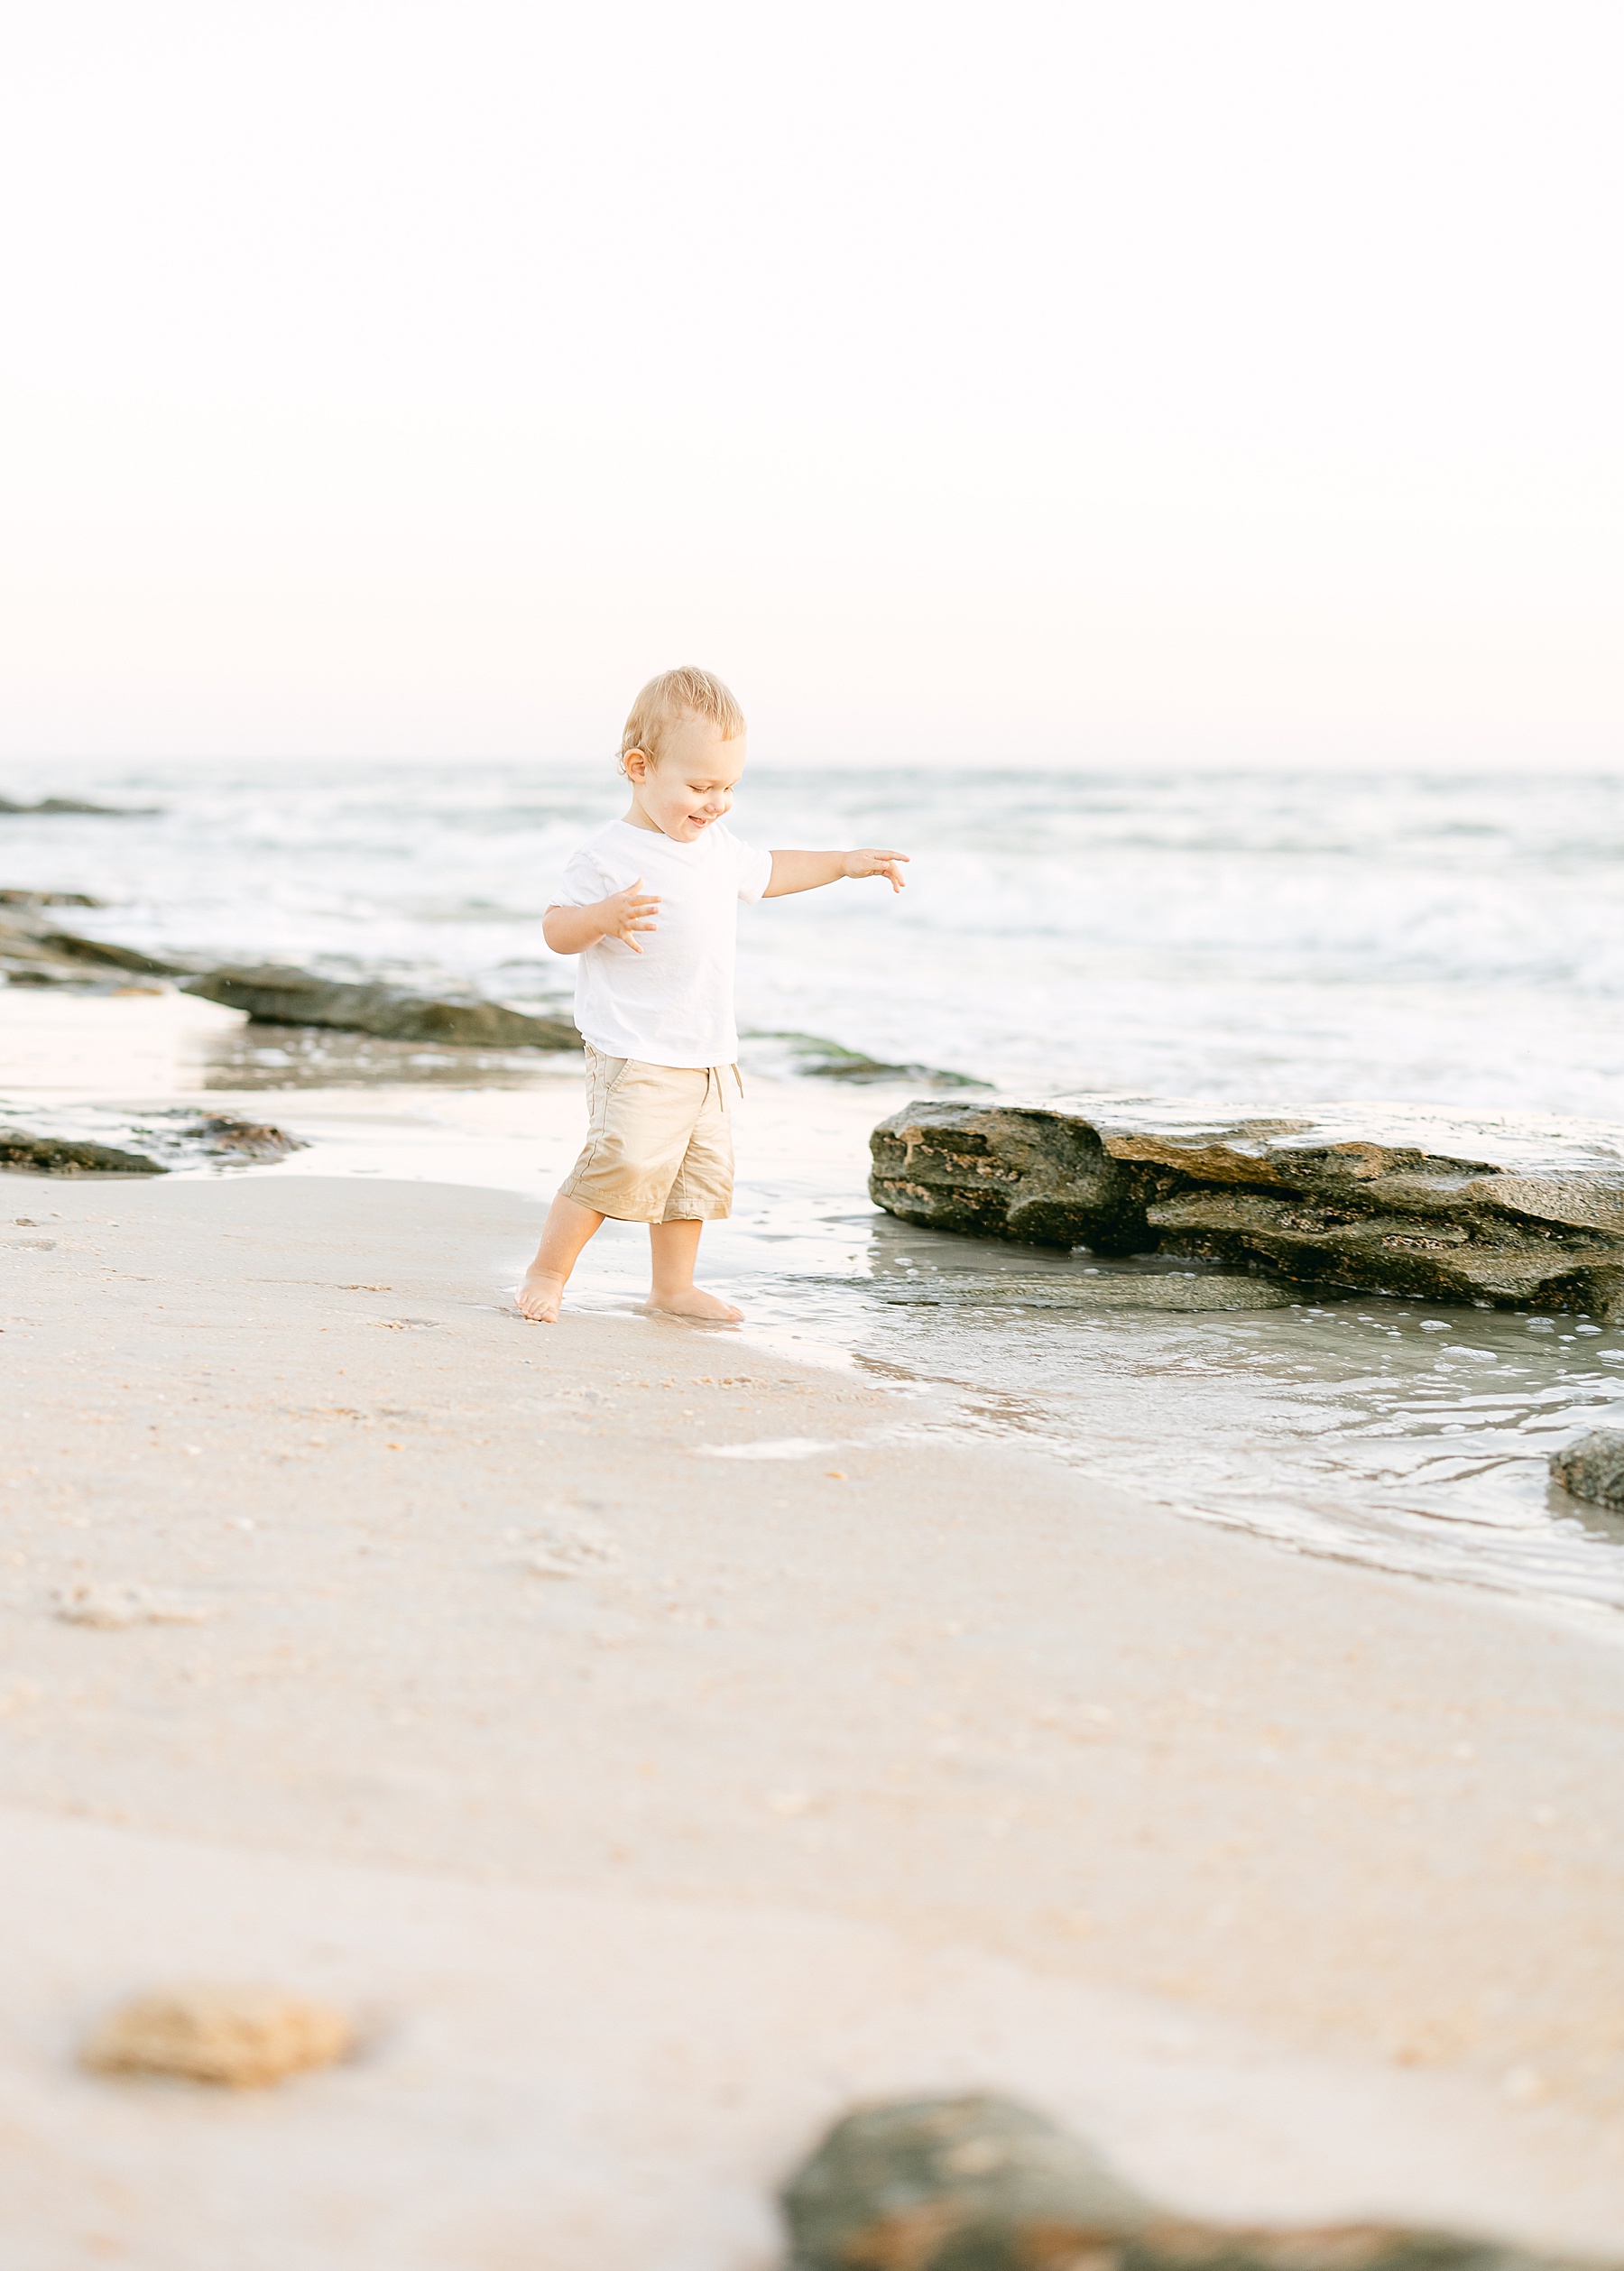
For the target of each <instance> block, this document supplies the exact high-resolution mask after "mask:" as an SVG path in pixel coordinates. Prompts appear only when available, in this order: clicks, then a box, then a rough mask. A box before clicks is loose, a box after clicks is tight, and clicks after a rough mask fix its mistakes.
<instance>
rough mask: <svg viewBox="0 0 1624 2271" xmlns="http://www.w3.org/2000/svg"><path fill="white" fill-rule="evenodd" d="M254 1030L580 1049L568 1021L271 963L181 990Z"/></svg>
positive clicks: (213, 974)
mask: <svg viewBox="0 0 1624 2271" xmlns="http://www.w3.org/2000/svg"><path fill="white" fill-rule="evenodd" d="M180 991H181V992H182V993H195V994H198V995H199V996H200V997H201V999H202V1000H204V1001H205V1002H223V1003H224V1004H225V1006H226V1008H227V1009H230V1010H245V1011H247V1013H248V1016H249V1018H250V1019H251V1020H253V1022H254V1023H255V1024H261V1025H328V1026H335V1027H337V1028H339V1029H343V1030H345V1031H347V1032H352V1033H374V1034H376V1035H377V1036H378V1037H379V1039H383V1040H392V1041H450V1042H455V1043H457V1044H459V1045H462V1046H473V1047H475V1048H550V1049H563V1048H579V1047H580V1045H581V1037H580V1035H579V1034H578V1033H577V1030H576V1029H575V1026H574V1025H573V1023H572V1022H571V1021H570V1020H569V1019H568V1018H564V1017H527V1016H526V1015H525V1014H524V1013H523V1012H522V1011H519V1010H508V1009H504V1008H503V1006H502V1004H501V1003H500V1002H474V1001H468V1002H460V1001H447V1000H442V999H440V998H438V997H437V996H434V995H429V994H421V993H410V992H406V991H405V990H404V989H403V988H401V987H399V986H392V985H383V984H375V985H351V984H346V983H344V982H343V981H341V980H339V979H335V978H320V977H318V976H316V974H314V972H312V971H309V970H298V969H292V968H288V967H284V966H283V965H280V964H276V963H262V964H254V965H228V966H226V968H223V969H219V970H211V971H209V972H208V974H207V975H205V976H203V977H198V978H192V979H189V981H188V982H187V983H186V984H184V985H183V986H182V987H181V989H180Z"/></svg>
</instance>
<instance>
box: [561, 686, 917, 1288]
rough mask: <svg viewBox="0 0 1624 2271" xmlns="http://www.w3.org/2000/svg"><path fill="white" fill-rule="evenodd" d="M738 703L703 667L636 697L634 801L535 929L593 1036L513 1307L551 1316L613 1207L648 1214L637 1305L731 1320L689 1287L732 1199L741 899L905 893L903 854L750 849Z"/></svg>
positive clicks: (640, 1217)
mask: <svg viewBox="0 0 1624 2271" xmlns="http://www.w3.org/2000/svg"><path fill="white" fill-rule="evenodd" d="M744 757H745V738H744V717H743V712H742V711H741V710H740V708H739V706H738V704H737V702H735V701H734V697H733V696H732V695H731V694H730V693H729V692H728V690H727V688H725V687H724V685H723V683H722V681H721V679H716V678H713V677H712V676H711V673H710V672H709V671H708V670H697V669H681V670H666V671H662V672H661V674H660V677H659V678H657V679H650V681H649V683H648V685H647V686H645V687H644V688H643V690H642V692H641V694H640V695H639V696H638V697H637V699H636V701H635V702H634V703H633V704H632V715H631V716H630V717H629V718H628V719H627V720H626V728H625V731H624V733H623V734H622V735H621V771H623V773H624V774H625V776H626V779H627V780H628V781H629V782H630V783H631V787H632V801H631V803H630V805H629V806H628V807H627V808H626V810H625V812H624V814H623V816H622V817H621V818H620V819H618V820H612V821H611V822H610V823H609V826H607V827H606V828H600V829H599V831H598V833H597V834H596V835H595V836H594V837H593V838H592V840H591V841H590V843H588V844H585V845H582V847H581V849H580V850H579V851H578V852H577V854H575V857H574V858H573V859H572V860H571V861H570V863H569V864H568V866H567V868H566V869H565V871H564V888H563V891H562V892H561V893H560V895H559V897H558V899H557V900H554V902H553V903H552V905H551V906H549V909H547V913H546V915H545V917H544V918H543V919H542V925H541V931H542V936H543V937H545V938H546V940H547V943H548V945H549V946H550V947H551V948H552V950H553V952H554V953H555V954H567V955H579V957H580V960H579V963H578V964H577V970H576V1023H577V1025H578V1026H579V1027H580V1029H581V1038H582V1039H583V1040H584V1041H585V1042H586V1104H587V1112H588V1122H589V1124H588V1129H587V1136H586V1148H585V1149H584V1150H583V1151H582V1153H581V1156H580V1158H579V1159H577V1161H576V1163H575V1166H574V1168H572V1169H571V1171H570V1173H569V1175H568V1177H567V1178H566V1180H565V1183H564V1185H563V1187H562V1188H561V1189H560V1191H559V1193H558V1196H557V1198H555V1199H554V1201H553V1203H552V1206H551V1209H550V1211H549V1214H548V1217H547V1222H546V1225H545V1227H544V1228H543V1230H542V1232H541V1243H540V1247H539V1248H538V1249H537V1252H536V1259H535V1260H534V1261H532V1262H531V1266H530V1268H529V1269H528V1270H527V1271H526V1272H525V1276H524V1282H523V1284H522V1285H521V1287H520V1288H519V1306H520V1308H521V1311H522V1312H523V1314H524V1315H525V1316H527V1317H529V1318H531V1320H532V1321H533V1322H534V1323H535V1324H538V1325H551V1324H554V1323H555V1322H556V1321H557V1318H558V1304H559V1302H560V1301H561V1300H562V1298H563V1295H564V1287H565V1284H566V1281H567V1279H568V1277H569V1273H570V1271H571V1270H572V1269H574V1268H575V1265H576V1263H577V1260H579V1259H580V1255H581V1251H582V1249H583V1248H584V1247H585V1245H586V1242H587V1240H588V1239H589V1238H590V1237H591V1236H592V1234H593V1232H595V1230H596V1229H597V1228H598V1227H599V1225H600V1224H601V1223H602V1222H603V1220H604V1216H605V1215H606V1214H612V1215H614V1218H615V1220H616V1221H617V1222H625V1223H648V1225H649V1245H650V1250H651V1264H652V1284H651V1288H650V1293H649V1298H648V1301H647V1303H646V1304H645V1305H644V1306H646V1307H648V1308H650V1309H664V1310H669V1311H672V1312H674V1313H675V1314H676V1315H677V1316H690V1317H705V1318H711V1319H715V1320H716V1321H719V1322H723V1323H728V1324H736V1323H737V1321H738V1319H739V1316H740V1314H741V1313H740V1311H739V1310H737V1309H735V1308H734V1307H732V1306H730V1304H729V1303H727V1302H725V1301H719V1300H718V1299H717V1298H716V1297H715V1294H714V1293H704V1292H701V1290H700V1289H699V1288H698V1287H697V1286H696V1285H695V1283H694V1263H695V1261H696V1260H697V1256H698V1252H699V1232H700V1229H701V1227H702V1225H703V1224H704V1223H707V1222H720V1221H723V1220H724V1218H725V1217H726V1215H727V1214H728V1213H729V1212H730V1211H731V1208H732V1205H733V1127H732V1112H731V1107H730V1102H729V1095H730V1090H731V1088H732V1087H733V1085H734V1084H735V1083H737V1084H738V1085H739V1087H740V1090H741V1093H742V1092H743V1083H742V1082H740V1081H739V1073H738V1066H737V1065H736V1063H735V1062H734V1059H735V1058H736V1057H737V1056H738V1053H739V1037H738V1033H737V1031H736V1029H735V1028H734V941H735V933H736V931H737V928H738V902H739V900H742V899H781V898H783V897H784V896H785V895H786V893H788V892H789V891H816V890H817V888H818V886H819V885H820V884H824V883H834V882H838V881H839V879H840V878H841V877H842V876H843V875H854V876H855V875H883V876H884V877H885V879H886V881H887V882H889V883H890V887H891V889H892V890H893V891H900V890H901V889H902V878H901V876H900V874H899V872H898V866H899V863H902V862H905V860H906V857H907V854H905V853H901V852H873V851H869V852H756V851H752V849H751V847H750V846H749V845H747V844H742V843H741V842H740V840H739V838H738V837H737V836H736V835H734V833H733V831H732V830H731V829H730V828H729V827H728V826H726V824H725V822H724V817H723V816H724V813H726V812H727V811H728V810H729V809H730V808H731V806H732V804H733V792H734V788H735V787H736V786H737V784H738V780H739V776H740V774H741V773H742V772H743V770H744Z"/></svg>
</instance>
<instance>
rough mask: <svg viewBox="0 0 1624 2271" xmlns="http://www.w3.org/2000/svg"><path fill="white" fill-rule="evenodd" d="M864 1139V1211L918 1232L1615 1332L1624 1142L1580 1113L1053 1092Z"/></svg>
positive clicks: (902, 1115)
mask: <svg viewBox="0 0 1624 2271" xmlns="http://www.w3.org/2000/svg"><path fill="white" fill-rule="evenodd" d="M872 1151H873V1172H872V1177H871V1178H870V1183H869V1189H870V1191H871V1193H872V1196H873V1197H874V1199H875V1201H876V1202H877V1203H878V1204H879V1205H881V1206H883V1207H885V1208H887V1209H888V1211H889V1212H890V1213H891V1214H897V1215H899V1216H900V1217H901V1219H902V1220H903V1221H905V1222H910V1223H920V1224H922V1225H926V1226H927V1227H929V1228H931V1229H933V1230H951V1231H964V1232H970V1233H971V1234H972V1235H973V1236H976V1237H983V1238H1010V1239H1018V1240H1020V1241H1022V1242H1026V1243H1028V1244H1031V1245H1042V1246H1065V1247H1073V1246H1086V1247H1089V1248H1091V1249H1093V1251H1094V1252H1096V1253H1100V1254H1130V1253H1152V1252H1157V1253H1163V1254H1183V1255H1187V1256H1192V1257H1195V1258H1200V1259H1205V1260H1215V1261H1221V1262H1228V1263H1231V1264H1239V1265H1241V1266H1243V1267H1248V1268H1258V1267H1262V1268H1264V1269H1269V1270H1272V1271H1276V1272H1278V1274H1279V1275H1280V1276H1282V1277H1284V1278H1287V1279H1291V1280H1293V1281H1294V1282H1295V1283H1297V1284H1301V1285H1312V1284H1323V1285H1330V1286H1345V1287H1351V1288H1358V1289H1360V1290H1362V1291H1366V1292H1371V1293H1392V1294H1398V1295H1400V1296H1402V1297H1406V1298H1408V1299H1412V1300H1426V1301H1447V1302H1468V1301H1469V1302H1474V1303H1477V1304H1479V1305H1481V1306H1494V1307H1512V1308H1531V1309H1546V1310H1554V1309H1571V1310H1578V1311H1580V1312H1582V1313H1584V1314H1587V1315H1589V1316H1593V1317H1597V1318H1600V1319H1602V1320H1604V1321H1607V1322H1610V1323H1618V1322H1624V1133H1621V1132H1620V1131H1617V1130H1614V1129H1610V1128H1607V1127H1604V1126H1601V1125H1600V1124H1598V1123H1594V1122H1583V1121H1556V1120H1549V1121H1545V1120H1536V1119H1533V1118H1522V1117H1519V1116H1518V1115H1515V1114H1511V1113H1504V1114H1485V1115H1482V1116H1481V1117H1475V1118H1464V1117H1462V1116H1460V1115H1455V1114H1448V1113H1444V1112H1432V1111H1428V1110H1426V1109H1424V1108H1423V1107H1420V1106H1416V1105H1404V1104H1384V1105H1371V1106H1369V1107H1361V1106H1357V1105H1348V1104H1337V1105H1329V1106H1325V1107H1323V1108H1317V1107H1316V1108H1315V1109H1314V1110H1313V1111H1311V1112H1304V1113H1302V1114H1287V1113H1285V1112H1278V1111H1277V1112H1247V1111H1246V1110H1244V1109H1241V1110H1237V1111H1235V1112H1227V1111H1223V1110H1217V1111H1214V1110H1213V1109H1212V1108H1210V1107H1207V1106H1203V1105H1199V1104H1194V1103H1178V1102H1170V1101H1168V1100H1167V1099H1159V1098H1155V1097H1145V1096H1126V1095H1087V1096H1061V1097H1056V1098H1053V1099H1050V1100H1047V1101H1045V1102H1043V1103H997V1104H953V1103H910V1104H909V1105H908V1107H907V1108H906V1110H904V1111H902V1112H897V1113H895V1114H893V1116H892V1117H891V1118H890V1119H889V1120H884V1121H881V1123H880V1125H879V1126H878V1127H877V1128H876V1129H875V1130H874V1132H873V1136H872Z"/></svg>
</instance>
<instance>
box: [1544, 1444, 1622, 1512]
mask: <svg viewBox="0 0 1624 2271" xmlns="http://www.w3.org/2000/svg"><path fill="white" fill-rule="evenodd" d="M1551 1474H1552V1478H1553V1480H1554V1481H1555V1482H1560V1483H1561V1485H1562V1487H1563V1489H1564V1491H1571V1492H1572V1493H1573V1497H1574V1498H1576V1499H1590V1500H1592V1501H1593V1502H1594V1503H1595V1504H1596V1505H1597V1506H1611V1507H1617V1508H1619V1509H1620V1510H1624V1430H1620V1429H1619V1428H1617V1427H1592V1429H1591V1431H1590V1433H1589V1435H1587V1436H1580V1438H1579V1440H1578V1442H1577V1443H1570V1444H1569V1445H1568V1447H1567V1449H1566V1450H1565V1451H1558V1452H1555V1453H1554V1454H1553V1455H1552V1459H1551Z"/></svg>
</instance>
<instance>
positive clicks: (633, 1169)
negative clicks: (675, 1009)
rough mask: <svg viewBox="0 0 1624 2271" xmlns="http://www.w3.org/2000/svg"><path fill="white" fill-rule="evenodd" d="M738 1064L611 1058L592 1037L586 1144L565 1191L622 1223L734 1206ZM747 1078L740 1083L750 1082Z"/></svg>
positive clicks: (695, 1217)
mask: <svg viewBox="0 0 1624 2271" xmlns="http://www.w3.org/2000/svg"><path fill="white" fill-rule="evenodd" d="M738 1077H739V1075H738V1070H737V1067H736V1066H732V1065H711V1066H707V1067H706V1068H704V1069H702V1070H700V1071H697V1072H691V1071H689V1070H687V1068H686V1067H683V1066H672V1065H645V1064H643V1063H642V1062H641V1059H640V1058H638V1057H605V1056H604V1055H603V1053H602V1052H601V1051H600V1050H598V1049H595V1048H593V1046H592V1043H591V1042H590V1041H588V1042H587V1043H586V1115H587V1123H588V1124H587V1131H586V1149H584V1150H583V1151H582V1153H581V1156H580V1158H579V1159H577V1161H576V1163H575V1166H574V1167H573V1168H571V1170H570V1172H569V1174H568V1176H567V1177H566V1178H565V1181H564V1183H563V1186H562V1187H561V1189H560V1191H559V1194H558V1196H560V1197H561V1198H573V1199H574V1200H575V1201H576V1202H577V1205H581V1206H590V1207H591V1208H592V1209H593V1211H594V1213H595V1214H613V1215H614V1218H615V1220H616V1221H617V1222H622V1223H687V1222H695V1221H697V1222H702V1223H715V1222H722V1221H724V1219H725V1218H726V1216H727V1215H728V1214H730V1213H731V1212H732V1211H733V1178H734V1158H733V1115H732V1112H731V1110H730V1108H729V1096H728V1090H729V1087H730V1085H731V1084H732V1083H734V1082H735V1081H737V1080H738ZM742 1086H743V1084H741V1089H742Z"/></svg>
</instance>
